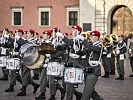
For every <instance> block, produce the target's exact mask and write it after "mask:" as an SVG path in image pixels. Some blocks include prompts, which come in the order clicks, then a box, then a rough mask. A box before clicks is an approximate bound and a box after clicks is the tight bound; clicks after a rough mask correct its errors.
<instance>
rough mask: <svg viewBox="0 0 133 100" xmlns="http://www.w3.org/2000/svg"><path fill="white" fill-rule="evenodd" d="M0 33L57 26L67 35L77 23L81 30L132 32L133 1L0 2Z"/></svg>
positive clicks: (8, 0) (11, 0) (35, 0)
mask: <svg viewBox="0 0 133 100" xmlns="http://www.w3.org/2000/svg"><path fill="white" fill-rule="evenodd" d="M0 12H1V17H0V30H2V29H3V28H5V27H7V28H9V30H11V31H14V30H16V29H18V28H22V29H23V30H28V29H34V30H35V31H37V32H38V33H39V34H42V32H43V31H44V30H47V29H52V28H53V27H56V26H58V27H60V29H61V32H62V33H65V32H67V33H70V32H71V26H72V25H74V24H79V25H80V26H82V27H83V31H84V32H86V31H92V30H99V31H100V32H107V33H108V34H111V33H116V34H118V33H121V34H125V33H131V32H132V31H133V15H132V12H133V0H28V1H27V0H1V1H0Z"/></svg>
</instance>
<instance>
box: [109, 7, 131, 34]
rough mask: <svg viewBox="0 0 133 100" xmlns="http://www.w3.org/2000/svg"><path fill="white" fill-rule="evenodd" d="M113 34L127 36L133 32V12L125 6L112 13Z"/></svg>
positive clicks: (116, 8)
mask: <svg viewBox="0 0 133 100" xmlns="http://www.w3.org/2000/svg"><path fill="white" fill-rule="evenodd" d="M110 24H111V33H115V34H127V33H131V32H133V15H132V11H131V10H130V9H129V8H128V7H127V6H124V5H121V6H116V7H115V9H114V10H113V11H112V13H111V23H110Z"/></svg>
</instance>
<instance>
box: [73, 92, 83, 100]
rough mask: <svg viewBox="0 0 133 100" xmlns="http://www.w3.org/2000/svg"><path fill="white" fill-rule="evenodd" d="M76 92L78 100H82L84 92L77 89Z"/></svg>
mask: <svg viewBox="0 0 133 100" xmlns="http://www.w3.org/2000/svg"><path fill="white" fill-rule="evenodd" d="M74 94H75V96H76V100H81V98H82V93H81V92H78V91H75V92H74Z"/></svg>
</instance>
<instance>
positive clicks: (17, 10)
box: [11, 8, 23, 26]
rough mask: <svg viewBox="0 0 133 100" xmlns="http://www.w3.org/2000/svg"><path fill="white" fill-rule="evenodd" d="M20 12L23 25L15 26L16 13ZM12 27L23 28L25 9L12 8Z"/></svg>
mask: <svg viewBox="0 0 133 100" xmlns="http://www.w3.org/2000/svg"><path fill="white" fill-rule="evenodd" d="M15 12H20V13H21V25H15V23H14V13H15ZM11 23H12V26H23V8H12V22H11Z"/></svg>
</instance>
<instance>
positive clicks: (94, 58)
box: [83, 40, 102, 75]
mask: <svg viewBox="0 0 133 100" xmlns="http://www.w3.org/2000/svg"><path fill="white" fill-rule="evenodd" d="M83 45H84V46H85V48H86V49H87V53H88V54H89V56H88V66H87V67H88V68H89V69H91V71H90V72H89V74H95V75H100V74H101V66H100V60H101V59H100V56H101V54H102V45H101V43H100V42H99V41H97V42H95V43H93V44H92V43H88V41H87V40H84V41H83ZM93 64H94V66H93Z"/></svg>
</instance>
